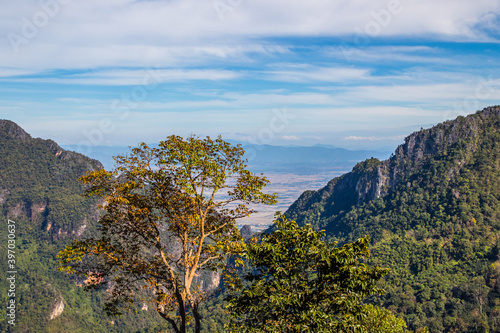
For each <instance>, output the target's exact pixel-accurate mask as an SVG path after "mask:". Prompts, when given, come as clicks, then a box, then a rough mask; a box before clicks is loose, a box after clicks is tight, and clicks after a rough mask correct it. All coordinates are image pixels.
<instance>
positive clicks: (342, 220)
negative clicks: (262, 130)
mask: <svg viewBox="0 0 500 333" xmlns="http://www.w3.org/2000/svg"><path fill="white" fill-rule="evenodd" d="M285 215H286V216H287V217H288V218H289V219H294V220H296V221H297V222H298V223H299V224H301V225H305V224H311V225H312V226H313V227H314V228H315V229H323V230H325V236H326V237H327V238H329V239H331V240H335V241H338V242H339V244H343V243H345V242H352V241H354V240H355V239H357V238H360V237H363V236H364V235H369V236H370V237H371V239H372V257H371V259H370V260H371V262H372V263H375V264H378V265H380V266H383V267H387V268H390V269H391V271H392V272H391V274H389V275H388V276H387V278H386V279H385V281H384V282H383V283H382V285H381V287H383V288H384V289H386V291H387V293H386V294H385V295H383V296H382V297H381V299H380V300H376V299H374V300H372V301H373V302H375V303H378V304H379V305H382V306H384V307H386V308H389V309H391V310H392V311H393V312H395V313H396V314H398V315H400V316H403V317H404V319H405V320H406V322H407V323H408V324H409V328H410V329H413V330H417V329H419V328H422V327H423V326H427V327H429V329H430V332H500V242H499V241H498V239H499V236H500V107H499V106H493V107H488V108H485V109H483V110H481V111H478V112H476V113H475V114H472V115H469V116H467V117H458V118H457V119H455V120H451V121H447V122H444V123H441V124H438V125H435V126H434V127H432V128H430V129H425V130H421V131H418V132H415V133H412V134H411V135H409V136H408V137H407V138H406V139H405V142H404V143H403V144H402V145H400V146H399V147H398V148H397V149H396V151H395V153H394V154H393V156H392V157H391V158H389V159H388V160H385V161H379V160H377V159H368V160H365V161H363V162H360V163H358V164H357V165H356V166H355V167H354V168H353V170H352V171H351V172H349V173H347V174H344V175H342V176H340V177H336V178H334V179H332V180H331V181H330V182H329V183H328V184H327V185H326V186H325V187H323V188H321V189H319V190H316V191H306V192H304V193H303V194H302V195H301V196H300V197H299V199H298V200H297V201H296V202H294V203H293V204H292V205H291V206H290V208H289V209H288V210H287V211H286V212H285Z"/></svg>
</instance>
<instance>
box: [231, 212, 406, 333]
mask: <svg viewBox="0 0 500 333" xmlns="http://www.w3.org/2000/svg"><path fill="white" fill-rule="evenodd" d="M275 224H276V227H277V230H276V231H274V232H273V233H271V234H268V235H264V236H263V238H262V241H261V242H260V243H258V242H257V241H256V240H255V239H254V241H253V242H250V243H249V244H248V245H247V247H246V250H245V255H246V257H247V258H248V261H249V263H250V265H252V267H253V268H254V271H253V272H251V273H249V274H247V275H246V276H245V279H246V280H247V281H249V282H250V283H251V285H250V286H248V287H246V288H243V290H241V291H239V290H238V289H236V291H234V292H233V294H232V295H231V296H230V303H229V306H228V308H229V311H230V312H231V313H232V314H233V320H232V321H231V323H230V325H229V327H230V329H232V331H234V332H280V333H281V332H352V331H356V332H389V328H390V327H392V328H394V327H397V328H400V330H399V331H401V332H404V330H403V328H404V327H405V324H404V322H403V321H402V320H398V319H396V318H393V317H392V316H390V315H389V314H388V313H387V312H384V316H385V317H384V316H382V315H380V316H379V317H380V318H373V320H372V321H370V320H369V319H368V318H367V317H368V316H371V315H373V314H376V315H379V314H380V313H381V310H377V309H375V308H374V307H367V306H365V305H363V303H362V301H363V299H365V298H366V297H368V296H371V295H374V294H380V293H382V292H383V290H382V289H380V288H378V287H377V286H376V282H377V281H378V280H379V279H380V278H381V277H382V276H383V275H385V274H387V272H388V270H386V269H382V268H380V267H378V266H374V267H370V266H368V265H366V264H364V263H361V262H360V260H363V259H364V258H367V257H368V256H369V250H368V242H369V238H368V237H364V238H360V239H358V240H357V241H355V242H353V243H349V244H345V245H343V246H342V247H336V243H328V242H325V241H323V240H322V233H321V232H316V231H313V230H312V228H311V226H309V225H306V226H304V227H299V226H298V225H297V223H296V222H295V221H289V220H287V219H286V218H285V217H284V216H279V215H278V216H277V218H276V220H275ZM387 318H390V320H389V319H387ZM377 327H379V328H380V329H378V328H377ZM372 328H373V329H375V328H377V329H376V330H369V329H372ZM391 332H394V331H391Z"/></svg>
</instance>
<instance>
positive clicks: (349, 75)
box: [263, 64, 370, 83]
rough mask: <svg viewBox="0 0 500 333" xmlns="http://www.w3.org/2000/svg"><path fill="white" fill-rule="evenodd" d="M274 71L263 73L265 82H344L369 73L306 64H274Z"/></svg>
mask: <svg viewBox="0 0 500 333" xmlns="http://www.w3.org/2000/svg"><path fill="white" fill-rule="evenodd" d="M274 66H277V67H280V68H278V69H276V70H270V71H264V73H263V74H264V77H265V79H267V80H272V81H283V82H295V83H298V82H345V81H352V80H362V79H366V78H367V77H369V75H370V71H369V70H367V69H360V68H349V67H318V66H312V65H306V64H275V65H274Z"/></svg>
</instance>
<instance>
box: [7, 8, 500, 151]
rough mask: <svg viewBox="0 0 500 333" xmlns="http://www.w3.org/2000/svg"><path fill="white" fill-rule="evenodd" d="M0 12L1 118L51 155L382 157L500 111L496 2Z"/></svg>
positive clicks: (31, 9)
mask: <svg viewBox="0 0 500 333" xmlns="http://www.w3.org/2000/svg"><path fill="white" fill-rule="evenodd" d="M0 6H1V9H2V10H1V11H0V34H1V35H2V39H0V50H1V52H0V118H3V119H10V120H13V121H15V122H17V123H18V124H19V125H21V126H22V127H23V128H25V129H26V130H27V131H28V132H29V133H31V134H32V135H33V136H36V137H42V138H51V139H54V140H56V141H57V142H59V143H60V144H78V145H82V146H92V145H136V144H137V143H138V142H142V141H146V142H155V141H159V140H161V139H163V138H165V137H166V136H167V135H170V134H178V135H189V134H191V133H194V134H197V135H199V136H204V135H210V136H215V135H218V134H221V135H222V136H223V137H224V138H226V139H237V140H243V141H250V142H254V143H259V144H274V145H314V144H328V145H334V146H339V147H346V148H351V149H365V148H369V149H381V150H388V149H389V150H390V149H394V148H395V147H396V146H397V145H398V144H400V143H401V142H402V141H403V137H404V136H406V135H407V134H409V133H410V132H412V131H413V130H416V129H419V128H420V127H429V126H431V125H432V124H436V123H439V122H442V121H445V120H447V119H452V118H455V117H456V116H458V115H466V114H470V113H473V112H475V111H476V110H478V109H482V108H483V107H486V106H489V105H497V104H500V102H499V101H500V90H499V88H500V63H499V60H498V59H500V57H499V56H500V48H499V43H498V42H499V37H500V22H499V13H500V0H478V1H470V0H455V1H449V0H433V1H430V0H420V1H417V0H357V1H327V0H309V1H303V0H301V1H298V0H286V1H285V0H276V1H269V0H268V1H263V0H207V1H194V0H183V1H178V0H148V1H145V0H142V1H141V0H136V1H132V0H106V1H102V0H101V1H97V0H86V1H81V0H41V1H32V0H24V1H12V0H0Z"/></svg>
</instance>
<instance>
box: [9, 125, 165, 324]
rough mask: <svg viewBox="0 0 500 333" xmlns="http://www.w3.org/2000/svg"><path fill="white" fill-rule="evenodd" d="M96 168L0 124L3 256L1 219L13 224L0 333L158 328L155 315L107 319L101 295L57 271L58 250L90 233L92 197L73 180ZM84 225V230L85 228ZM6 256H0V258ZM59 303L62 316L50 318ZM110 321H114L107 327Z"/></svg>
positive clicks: (51, 144)
mask: <svg viewBox="0 0 500 333" xmlns="http://www.w3.org/2000/svg"><path fill="white" fill-rule="evenodd" d="M100 167H101V165H100V163H99V162H97V161H95V160H91V159H89V158H87V157H85V156H83V155H80V154H76V153H73V152H69V151H65V150H63V149H61V148H60V147H59V146H58V145H57V144H56V143H54V142H53V141H50V140H42V139H33V138H31V137H30V136H29V135H28V134H26V133H25V132H24V131H23V130H22V129H21V128H19V127H18V126H17V125H16V124H14V123H12V122H8V121H3V120H0V220H1V223H2V226H4V228H3V229H2V231H1V232H0V234H1V242H0V252H1V253H2V254H4V255H6V253H7V249H6V245H7V233H6V232H5V231H6V230H7V228H6V224H7V219H11V220H13V221H15V222H16V223H15V225H16V249H15V252H16V253H15V256H16V269H17V272H18V274H17V276H16V326H15V327H12V326H10V325H9V324H8V323H7V317H6V311H3V310H4V309H5V307H4V306H2V311H0V332H32V331H36V332H40V333H43V332H102V333H104V332H137V331H140V330H144V329H145V328H146V327H148V326H152V325H156V324H155V321H156V322H160V323H162V324H163V320H162V319H161V318H160V317H159V316H158V315H157V314H156V312H146V311H143V312H142V313H140V315H137V314H135V313H130V314H127V315H126V316H123V318H109V317H107V316H106V315H105V314H104V313H103V307H104V304H103V294H102V293H100V292H93V293H90V294H88V293H85V292H84V291H83V288H82V287H81V284H80V283H81V281H79V280H75V279H73V278H71V277H70V276H67V275H66V274H63V273H60V272H58V271H57V267H58V263H57V260H56V255H57V253H58V252H59V251H60V250H62V249H63V248H64V247H65V246H67V245H69V244H70V243H71V241H72V240H73V239H74V238H77V237H79V235H81V236H82V237H84V236H89V235H92V234H95V233H96V227H95V222H94V221H95V219H96V216H97V213H96V211H97V209H96V206H97V200H95V199H93V198H86V197H83V196H82V195H81V194H82V193H83V192H84V186H83V185H82V184H81V183H80V182H78V181H77V179H78V178H79V177H80V176H82V175H83V174H84V173H85V172H86V171H89V170H93V169H94V170H95V169H98V168H100ZM84 226H85V227H84ZM3 258H5V257H3ZM6 263H7V262H6V260H2V261H1V263H0V265H1V269H0V290H1V291H2V292H1V293H0V302H1V304H7V292H6V290H8V289H9V288H8V284H7V280H6V278H7V271H8V270H9V269H8V268H7V267H6ZM60 301H62V302H63V304H64V311H63V312H62V313H61V315H60V316H58V317H57V318H53V319H50V315H51V312H52V311H53V309H54V308H55V305H56V304H57V303H59V302H60ZM112 321H114V323H112Z"/></svg>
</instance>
